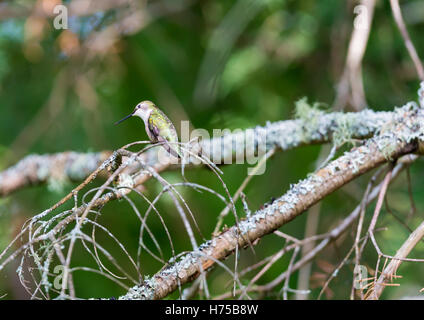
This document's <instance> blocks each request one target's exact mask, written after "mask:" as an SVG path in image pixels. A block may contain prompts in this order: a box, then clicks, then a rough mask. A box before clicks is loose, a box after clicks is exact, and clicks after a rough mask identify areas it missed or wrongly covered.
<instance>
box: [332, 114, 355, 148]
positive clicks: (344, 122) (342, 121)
mask: <svg viewBox="0 0 424 320" xmlns="http://www.w3.org/2000/svg"><path fill="white" fill-rule="evenodd" d="M354 124H355V123H354V122H353V119H352V117H349V116H346V115H340V117H338V118H337V120H336V129H335V131H334V132H333V143H334V145H335V146H336V147H337V148H339V147H341V146H342V145H344V144H346V143H348V144H350V145H353V142H354V139H353V138H352V137H353V136H354V135H355V134H356V132H357V131H356V130H355V129H356V128H355V127H354Z"/></svg>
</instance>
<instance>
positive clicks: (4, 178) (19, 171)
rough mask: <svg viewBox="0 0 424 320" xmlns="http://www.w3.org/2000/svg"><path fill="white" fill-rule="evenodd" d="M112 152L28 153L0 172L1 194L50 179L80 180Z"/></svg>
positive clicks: (4, 194) (0, 195)
mask: <svg viewBox="0 0 424 320" xmlns="http://www.w3.org/2000/svg"><path fill="white" fill-rule="evenodd" d="M111 154H112V153H111V152H110V151H103V152H98V153H78V152H62V153H57V154H51V155H29V156H27V157H25V158H24V159H22V160H21V161H19V162H18V163H17V164H16V165H14V166H12V167H10V168H8V169H7V170H5V171H3V172H1V173H0V197H4V196H7V195H9V194H11V193H12V192H14V191H17V190H19V189H22V188H24V187H27V186H32V185H39V184H42V183H46V182H49V181H50V182H54V181H82V180H83V179H85V178H86V177H87V176H88V175H89V174H90V173H91V172H93V171H94V170H96V169H97V167H98V166H100V165H101V163H102V162H103V161H105V160H106V159H107V158H108V157H109V156H110V155H111Z"/></svg>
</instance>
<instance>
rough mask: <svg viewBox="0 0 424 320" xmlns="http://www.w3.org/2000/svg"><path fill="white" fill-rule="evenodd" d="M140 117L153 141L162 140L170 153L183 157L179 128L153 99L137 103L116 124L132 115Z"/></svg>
mask: <svg viewBox="0 0 424 320" xmlns="http://www.w3.org/2000/svg"><path fill="white" fill-rule="evenodd" d="M132 116H137V117H140V118H141V119H142V120H143V122H144V126H145V128H146V133H147V135H148V136H149V139H150V141H151V142H153V143H156V142H160V143H162V144H163V147H164V148H165V150H166V151H168V153H170V154H171V155H173V156H174V157H177V158H182V155H181V151H180V146H179V144H178V135H177V130H175V127H174V125H173V124H172V122H171V120H169V118H168V117H167V116H166V114H165V113H163V112H162V111H161V110H160V109H159V108H158V107H156V105H155V104H154V103H153V102H151V101H148V100H146V101H142V102H140V103H139V104H137V105H136V106H135V108H134V111H133V112H131V113H130V114H129V115H127V116H126V117H124V118H123V119H121V120H119V121H117V122H115V125H117V124H119V123H121V122H122V121H124V120H126V119H128V118H130V117H132Z"/></svg>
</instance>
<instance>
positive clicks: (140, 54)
mask: <svg viewBox="0 0 424 320" xmlns="http://www.w3.org/2000/svg"><path fill="white" fill-rule="evenodd" d="M60 3H61V1H59V0H44V1H42V0H38V1H30V0H28V1H25V0H20V1H19V0H17V1H2V2H1V3H0V169H1V170H4V169H6V168H7V167H8V166H10V165H12V164H14V163H16V162H17V161H18V160H19V159H21V158H22V157H24V156H25V155H28V154H31V153H38V154H46V153H55V152H62V151H68V150H73V151H79V152H89V151H102V150H114V149H117V148H119V147H120V146H122V145H124V144H127V143H129V142H132V141H136V140H141V139H146V138H147V136H146V134H145V132H144V126H143V125H142V123H141V122H140V120H138V119H137V120H135V119H131V120H128V121H126V122H125V123H124V124H122V125H120V126H118V127H115V126H113V123H114V122H115V121H116V120H118V119H120V118H122V117H123V116H124V115H126V114H128V113H129V112H130V111H131V110H132V109H133V107H134V106H135V105H136V103H138V102H139V101H141V100H145V99H149V100H152V101H154V102H156V104H157V105H158V106H159V107H160V108H161V109H162V110H163V111H164V112H165V113H166V114H167V115H168V116H169V117H170V118H171V119H172V121H173V122H174V124H175V125H176V127H177V129H179V123H180V121H181V120H189V121H190V122H191V124H192V128H204V129H206V130H208V131H209V132H211V133H212V130H213V129H214V128H216V129H224V128H228V129H230V130H234V129H237V128H241V129H245V128H251V127H255V126H257V125H265V124H266V122H267V121H271V122H272V121H278V120H283V119H290V118H293V116H294V103H295V101H297V100H298V99H300V98H302V97H304V96H307V97H308V98H309V101H311V102H315V101H318V102H323V103H325V104H327V107H326V108H327V109H329V110H331V106H332V105H333V102H334V100H335V97H336V86H337V84H338V82H339V80H340V78H341V76H342V73H343V68H344V65H345V60H346V53H347V47H348V43H349V39H350V35H351V32H352V29H353V20H354V18H355V14H354V9H353V8H354V7H355V6H356V5H357V4H358V2H357V1H340V0H326V1H313V0H302V1H294V0H292V1H290V0H286V1H283V0H266V1H265V0H261V1H259V0H258V1H248V0H238V1H228V0H203V1H194V0H193V1H183V0H168V1H163V0H162V1H123V0H120V1H115V2H113V1H89V0H78V1H63V2H62V3H63V4H65V5H66V6H67V7H69V8H70V16H69V21H68V24H69V29H67V30H56V29H55V28H54V27H53V19H54V16H52V14H51V9H52V7H53V6H54V5H56V4H60ZM401 6H402V11H403V15H404V18H405V21H406V23H407V27H408V31H409V32H410V35H411V38H412V40H413V42H414V45H415V46H416V49H417V51H418V54H419V55H420V56H421V57H423V56H424V38H423V37H422V34H423V33H424V16H423V15H422V14H420V13H422V12H424V3H423V2H422V1H418V0H415V1H401ZM362 72H363V81H364V88H365V94H366V101H367V103H368V106H369V108H372V109H373V110H392V109H393V108H394V107H395V106H400V105H402V104H404V103H405V102H407V101H410V100H416V97H417V95H416V91H417V88H418V86H419V81H418V79H417V75H416V72H415V69H414V66H413V64H412V62H411V59H410V57H409V56H408V53H407V51H406V49H405V45H404V41H403V39H402V38H401V36H400V33H399V31H398V29H397V27H396V24H395V23H394V21H393V16H392V13H391V9H390V4H389V1H377V4H376V8H375V14H374V19H373V24H372V27H371V31H370V38H369V41H368V45H367V49H366V53H365V56H364V60H363V64H362ZM352 109H353V108H352V106H350V105H349V104H347V105H346V108H345V110H348V111H352ZM320 149H321V146H309V147H302V148H300V149H296V150H293V151H289V152H285V153H281V152H277V154H276V155H275V156H274V157H273V158H272V159H271V160H270V161H269V162H268V163H267V170H266V172H265V174H263V175H260V176H256V177H254V178H253V181H252V183H251V184H250V185H249V186H248V187H247V189H246V190H245V193H246V196H247V200H248V204H249V206H250V209H251V210H252V211H255V210H257V209H258V208H259V207H260V206H261V205H262V204H264V203H265V202H268V201H269V200H270V199H271V198H272V197H278V196H280V195H282V194H283V193H284V192H285V191H286V190H287V189H288V187H289V185H290V184H291V183H295V182H297V181H298V180H299V179H303V178H304V177H306V175H307V173H308V172H311V171H313V170H314V168H315V166H316V161H317V158H318V156H319V154H320ZM423 169H424V166H423V164H422V162H421V161H417V162H416V163H414V164H413V165H412V167H411V177H412V190H413V196H414V199H415V202H416V207H417V213H416V215H415V216H414V217H413V218H412V219H411V220H409V221H408V222H407V224H408V225H409V227H410V228H412V229H414V228H415V227H416V226H417V225H418V224H419V223H420V222H421V220H422V216H423V215H422V212H423V209H424V200H423V192H424V181H423V179H422V178H421V177H422V176H423V175H422V173H423ZM222 170H223V171H224V175H223V179H224V181H225V183H226V184H227V186H228V188H229V190H230V192H231V193H232V194H233V193H234V192H235V191H236V190H237V188H238V187H239V185H240V184H241V183H242V181H243V180H244V178H245V177H246V172H247V166H246V165H228V166H224V167H222ZM163 176H164V177H165V178H166V179H168V180H169V181H171V182H176V181H179V180H181V176H180V173H179V172H166V173H164V174H163ZM369 177H370V174H368V175H366V176H364V177H361V178H360V179H358V180H356V181H354V182H352V183H351V184H349V185H348V186H346V187H344V188H343V189H342V190H339V191H338V192H336V193H334V194H333V195H331V196H330V197H328V198H326V199H325V200H324V201H323V202H322V205H321V216H320V220H319V226H318V232H319V233H325V232H327V231H328V230H330V229H331V228H332V227H335V226H336V225H337V223H338V222H340V221H341V220H342V219H343V218H344V217H346V216H347V215H348V214H349V213H350V212H351V210H352V209H353V208H354V207H355V206H356V205H357V204H358V201H359V200H360V199H361V196H362V193H363V192H364V190H365V186H366V184H367V182H368V180H369ZM187 178H188V179H189V180H190V181H193V182H196V183H199V184H202V185H206V186H208V187H210V188H213V189H214V190H217V191H219V192H221V193H223V189H222V186H221V184H220V182H219V181H218V180H217V178H216V177H214V176H213V174H212V173H211V172H210V171H209V170H206V169H203V168H196V169H193V170H188V172H187ZM100 182H101V180H100V181H98V182H97V184H99V183H100ZM73 186H74V185H73V184H72V183H70V182H68V181H51V182H50V183H49V184H48V185H43V186H37V187H31V188H28V189H25V190H21V191H19V192H17V193H15V194H13V195H10V196H8V197H6V198H2V199H0V250H1V249H3V248H4V247H5V246H6V245H7V243H8V242H9V241H10V240H11V238H12V237H13V235H15V234H16V233H17V232H18V231H19V229H20V227H21V225H22V223H23V222H24V221H25V220H26V219H27V218H28V217H31V216H33V215H34V214H36V213H39V212H41V211H43V210H44V209H46V208H48V207H50V206H51V205H52V204H54V203H55V202H57V201H58V200H59V199H60V198H61V197H63V196H64V195H65V194H67V192H69V191H70V190H71V189H72V188H73ZM145 188H146V189H145V194H146V195H147V196H148V197H150V198H151V199H153V198H154V196H155V195H156V194H157V193H158V192H159V191H160V188H161V187H160V185H159V184H158V183H157V182H155V181H153V180H151V181H149V182H148V183H146V185H145ZM181 192H182V194H183V195H184V197H185V199H186V200H187V202H188V203H189V204H190V206H191V208H192V210H193V212H194V214H195V216H196V218H197V221H198V223H199V225H200V228H201V230H202V232H203V234H204V235H205V237H206V238H208V239H209V238H210V234H211V232H212V231H213V228H214V226H215V224H216V217H217V215H218V214H219V212H220V211H221V210H222V208H223V204H222V202H221V201H220V200H219V199H217V198H216V197H214V196H212V195H208V194H206V193H201V194H200V193H198V192H196V191H194V190H190V189H184V190H183V189H181ZM131 199H133V200H134V201H135V203H136V204H137V206H138V207H139V208H140V210H142V209H143V208H145V207H146V204H145V203H144V202H143V201H142V199H140V197H138V196H134V195H131ZM388 202H389V203H390V205H391V208H392V210H393V211H394V212H395V213H396V214H397V216H398V217H399V218H400V219H401V220H405V218H406V216H407V215H408V213H409V211H410V201H409V194H408V187H407V180H406V175H405V173H403V174H402V175H401V176H400V177H399V178H398V179H397V180H396V181H395V182H393V183H392V184H391V186H390V189H389V193H388ZM237 208H238V210H239V213H240V215H243V214H244V213H243V210H242V206H241V204H240V203H237ZM158 209H159V210H160V211H161V213H163V215H164V219H165V221H166V223H167V225H168V226H172V227H171V228H170V232H171V235H172V238H173V242H174V246H175V250H176V252H181V251H184V250H190V244H189V241H188V238H187V236H186V232H185V231H184V229H183V225H182V222H181V220H180V218H179V217H178V215H177V214H176V211H175V208H174V207H173V205H172V202H171V201H170V198H169V197H167V196H165V197H164V198H163V199H162V200H161V201H160V202H159V204H158ZM372 210H373V205H371V206H370V207H369V208H368V213H369V214H368V215H367V216H366V219H367V220H366V221H367V222H368V223H369V219H370V214H371V213H372ZM306 218H307V214H303V215H302V216H301V217H299V218H298V219H295V220H294V221H292V222H291V223H289V224H288V225H286V226H284V227H283V228H281V231H283V232H286V233H288V234H290V235H293V236H295V237H299V238H302V237H303V236H304V229H305V222H306ZM233 220H234V219H233V218H232V217H231V215H229V216H228V217H227V219H226V220H225V223H226V224H227V225H229V226H231V225H232V224H233V223H234V221H233ZM98 222H99V223H101V224H102V225H104V226H107V227H108V228H109V230H111V232H113V233H114V234H115V235H116V236H117V237H118V238H119V239H120V240H121V241H122V243H124V244H125V245H126V247H127V249H128V251H129V252H130V253H131V254H132V255H135V254H136V251H137V241H138V238H137V237H138V232H139V221H138V219H137V217H136V215H135V214H134V212H133V211H132V209H131V207H130V206H129V205H128V204H127V203H126V202H119V201H113V202H111V203H109V204H108V205H107V206H106V207H105V208H104V209H103V210H102V215H101V216H100V217H99V218H98ZM150 227H151V229H152V231H153V232H154V233H155V235H157V238H158V239H159V240H160V241H161V245H162V248H163V250H164V253H165V255H166V257H168V258H169V257H170V252H171V251H170V248H169V243H168V241H167V238H166V234H165V233H164V231H163V228H162V227H161V225H160V222H159V221H156V220H155V219H153V218H152V220H151V221H150ZM378 227H387V230H386V231H384V232H382V233H380V234H379V235H378V241H379V244H380V245H381V248H382V250H383V251H384V252H385V253H387V254H394V253H395V252H396V250H397V249H398V248H399V247H400V245H401V244H402V243H403V241H404V240H405V239H406V238H407V236H408V234H409V231H408V229H407V228H405V226H403V225H401V224H400V223H399V222H397V220H396V219H395V218H394V217H393V216H392V215H391V214H390V213H388V212H387V210H385V209H384V208H383V212H382V215H381V218H380V220H379V225H378ZM352 230H355V229H352ZM352 230H351V231H348V232H346V233H345V234H344V236H343V237H341V238H340V239H338V241H336V242H335V243H333V244H332V245H330V246H329V247H328V248H326V249H325V250H324V251H323V252H322V253H321V254H320V255H319V256H318V257H317V258H316V259H315V260H314V263H313V266H312V279H311V287H310V288H311V289H312V292H311V295H310V298H311V299H314V298H316V297H317V295H318V293H319V291H320V289H321V287H322V285H323V283H324V281H325V280H326V278H327V277H328V276H329V275H330V274H331V272H332V270H333V268H334V267H336V266H337V264H338V263H339V262H340V261H341V260H342V259H343V257H344V255H345V254H346V253H347V251H348V250H349V249H350V247H351V245H352V239H353V238H354V235H355V233H354V231H352ZM97 240H98V241H99V242H101V243H102V244H104V245H105V246H108V245H109V249H110V250H111V252H112V253H113V254H114V255H115V258H116V259H119V257H120V254H121V251H119V249H118V248H116V247H114V245H113V243H112V242H111V241H110V238H108V237H107V236H105V235H102V234H101V233H100V232H99V233H98V236H97ZM198 240H199V241H201V237H200V236H199V237H198ZM283 244H284V242H283V240H282V239H281V238H279V237H277V236H275V235H270V236H267V237H265V238H264V239H262V240H261V242H260V243H259V244H258V245H257V246H256V249H255V250H256V256H254V255H253V254H252V252H251V251H250V250H244V251H242V253H241V256H240V267H241V268H244V267H247V266H249V265H251V264H253V263H254V262H257V261H260V260H261V259H263V258H264V257H267V256H268V255H270V254H273V253H275V252H276V251H278V250H279V249H281V248H282V246H283ZM148 245H149V244H148ZM423 253H424V246H423V244H422V243H420V244H419V245H418V246H417V247H416V249H415V250H414V251H413V253H412V255H411V256H413V257H423ZM233 258H234V257H231V258H230V259H228V260H227V261H225V263H226V264H227V265H228V266H230V267H231V266H233ZM376 258H377V255H376V253H375V250H374V249H373V248H372V247H371V246H367V248H366V251H365V253H364V256H363V259H362V263H363V264H365V265H366V266H367V267H369V270H370V271H372V270H373V269H374V268H375V263H376ZM289 260H290V255H287V256H285V257H284V258H283V259H281V260H280V261H279V262H278V263H276V264H275V265H274V266H273V267H272V268H271V269H270V270H269V271H268V272H267V273H266V274H265V275H264V277H262V278H261V279H260V281H258V283H259V284H261V283H266V282H269V281H271V280H272V279H274V278H275V277H276V276H277V275H278V274H280V273H281V272H282V271H283V270H285V269H286V268H287V265H288V263H289ZM120 263H121V265H122V266H123V268H125V269H126V270H131V267H130V265H129V263H128V259H125V258H122V261H121V262H120ZM141 264H142V272H143V273H144V274H153V273H154V272H156V271H157V270H159V269H160V268H161V264H160V263H158V262H157V261H155V260H154V259H152V258H150V257H149V256H148V255H142V262H141ZM73 265H75V266H76V265H80V266H83V265H84V266H91V267H95V263H94V262H93V261H92V259H91V258H90V257H89V256H88V255H87V253H86V252H84V250H82V248H81V247H78V248H77V249H76V251H75V254H74V260H73ZM352 268H353V265H352V264H348V265H347V266H346V267H344V268H343V269H342V270H341V271H340V273H339V274H338V276H337V277H336V278H335V279H334V280H333V281H332V282H331V284H330V289H329V290H328V291H327V292H326V295H324V299H325V298H329V299H348V298H349V295H350V287H351V284H352ZM15 269H16V265H15V264H11V265H9V267H8V268H7V270H6V271H4V272H2V273H0V296H2V295H3V294H5V293H7V296H5V298H4V299H16V298H21V299H25V298H27V297H28V295H27V293H26V292H25V291H24V290H23V289H22V286H21V285H20V283H19V281H18V279H17V277H16V271H15ZM129 272H133V270H131V271H129ZM423 272H424V267H423V265H422V264H418V263H415V264H414V263H404V264H402V266H401V268H400V270H399V272H398V274H401V275H402V276H403V278H402V279H399V280H398V281H397V282H398V283H400V286H399V287H394V288H387V289H386V290H385V291H384V294H383V298H386V299H392V298H400V297H404V296H415V295H419V290H420V289H421V288H422V287H424V283H423V281H422V274H423ZM133 274H134V272H133ZM254 274H255V273H250V274H248V275H247V276H246V279H247V280H246V279H244V280H243V281H244V282H246V281H248V280H249V279H251V278H252V277H253V275H254ZM297 277H298V274H297V273H295V274H293V275H292V277H291V280H290V286H291V287H292V288H296V284H297ZM74 280H75V285H76V290H77V295H78V296H79V297H82V298H89V297H110V296H119V295H121V294H124V293H125V290H123V289H122V288H120V287H119V286H117V285H116V284H115V283H114V282H112V281H110V280H107V279H105V278H103V277H101V276H98V275H95V274H93V273H87V272H84V271H77V272H76V273H75V274H74ZM124 282H125V281H124ZM208 283H209V285H210V291H211V293H213V294H215V295H217V294H220V293H223V292H226V291H228V290H230V288H231V284H232V282H231V277H230V276H229V275H228V274H227V273H225V272H224V271H223V270H222V268H219V267H217V268H215V270H214V271H212V272H211V273H210V276H209V277H208ZM127 284H128V285H130V282H127ZM279 289H280V287H279V288H278V289H277V290H276V292H273V293H270V294H269V295H268V296H267V297H268V298H272V299H274V298H280V296H278V291H279ZM252 296H253V297H255V295H254V294H253V295H252ZM171 297H172V298H177V297H178V295H177V293H175V294H174V295H171ZM257 297H259V296H257ZM293 297H294V296H293V295H292V294H290V295H289V298H293ZM261 298H264V297H261Z"/></svg>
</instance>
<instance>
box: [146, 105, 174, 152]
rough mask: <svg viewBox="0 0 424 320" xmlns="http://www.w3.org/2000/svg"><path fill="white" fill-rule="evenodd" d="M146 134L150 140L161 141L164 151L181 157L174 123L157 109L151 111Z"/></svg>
mask: <svg viewBox="0 0 424 320" xmlns="http://www.w3.org/2000/svg"><path fill="white" fill-rule="evenodd" d="M147 126H148V131H149V132H148V134H149V136H150V135H151V137H150V138H154V139H151V140H152V141H158V142H161V143H163V147H164V148H165V150H166V151H168V152H169V153H170V154H172V155H173V156H174V157H177V158H181V155H180V152H179V146H178V135H177V131H176V130H175V127H174V125H173V124H172V122H171V121H170V120H169V119H168V117H167V116H166V115H165V114H164V113H163V112H162V111H161V110H159V109H156V110H155V111H154V112H152V113H151V115H150V117H149V119H148V121H147Z"/></svg>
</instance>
